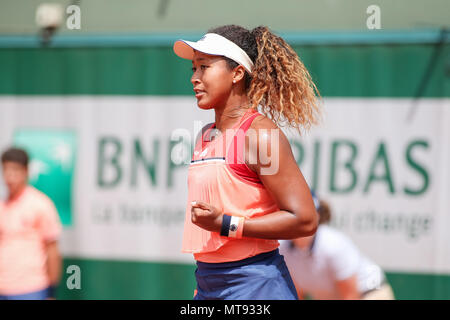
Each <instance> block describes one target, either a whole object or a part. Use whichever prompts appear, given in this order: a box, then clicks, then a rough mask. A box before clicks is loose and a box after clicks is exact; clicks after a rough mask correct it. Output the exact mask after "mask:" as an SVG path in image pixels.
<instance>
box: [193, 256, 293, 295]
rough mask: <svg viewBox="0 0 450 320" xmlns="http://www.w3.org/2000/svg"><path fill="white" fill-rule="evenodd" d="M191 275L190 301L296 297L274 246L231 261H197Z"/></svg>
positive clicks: (286, 271) (286, 269) (282, 258)
mask: <svg viewBox="0 0 450 320" xmlns="http://www.w3.org/2000/svg"><path fill="white" fill-rule="evenodd" d="M195 277H196V279H197V294H196V296H195V297H194V300H298V296H297V291H296V290H295V286H294V283H293V282H292V278H291V275H290V274H289V270H288V268H287V266H286V263H285V262H284V257H283V256H282V255H280V253H279V251H278V249H276V250H273V251H270V252H265V253H261V254H258V255H256V256H254V257H250V258H247V259H243V260H239V261H233V262H224V263H205V262H200V261H197V270H196V271H195Z"/></svg>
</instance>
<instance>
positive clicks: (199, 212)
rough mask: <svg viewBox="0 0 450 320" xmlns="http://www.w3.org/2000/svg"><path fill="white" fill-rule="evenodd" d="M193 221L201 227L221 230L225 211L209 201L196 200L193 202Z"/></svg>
mask: <svg viewBox="0 0 450 320" xmlns="http://www.w3.org/2000/svg"><path fill="white" fill-rule="evenodd" d="M191 205H192V207H191V221H192V223H194V224H196V225H197V226H199V227H200V228H203V229H205V230H208V231H214V232H220V229H221V228H222V219H223V213H222V211H221V210H220V209H218V208H216V207H214V206H212V205H210V204H209V203H206V202H203V201H200V200H196V201H192V202H191Z"/></svg>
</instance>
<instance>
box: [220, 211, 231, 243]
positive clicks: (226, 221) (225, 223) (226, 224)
mask: <svg viewBox="0 0 450 320" xmlns="http://www.w3.org/2000/svg"><path fill="white" fill-rule="evenodd" d="M230 223H231V216H229V215H227V214H224V215H223V217H222V228H221V229H220V235H221V236H224V237H228V233H229V232H230Z"/></svg>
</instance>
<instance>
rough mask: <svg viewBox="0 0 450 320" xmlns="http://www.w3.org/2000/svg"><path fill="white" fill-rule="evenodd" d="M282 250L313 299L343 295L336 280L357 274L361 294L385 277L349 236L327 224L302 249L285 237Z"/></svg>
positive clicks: (296, 279)
mask: <svg viewBox="0 0 450 320" xmlns="http://www.w3.org/2000/svg"><path fill="white" fill-rule="evenodd" d="M280 253H281V254H282V255H284V259H285V261H286V264H287V266H288V268H289V271H290V273H291V276H292V279H293V280H294V282H295V283H296V285H298V286H299V287H300V290H301V292H302V293H306V294H309V295H311V296H312V298H313V299H339V296H338V293H337V290H336V281H339V280H345V279H348V278H350V277H351V276H352V275H354V274H357V277H358V289H359V292H360V293H361V294H363V293H365V292H368V291H370V290H374V289H377V288H379V287H380V286H381V284H382V283H384V281H385V277H384V273H383V271H382V270H381V268H380V267H379V266H378V265H376V264H375V263H373V262H372V261H370V260H369V259H368V258H367V257H365V256H364V255H363V254H361V252H360V251H359V250H358V248H357V247H356V246H355V245H354V244H353V242H352V241H351V240H350V238H349V237H347V236H346V235H345V234H343V233H342V232H340V231H338V230H336V229H334V228H332V227H329V226H327V225H320V226H319V228H318V229H317V232H316V235H315V238H314V241H313V243H312V245H311V247H310V248H308V249H304V250H302V249H299V248H297V247H295V246H294V244H293V243H292V242H291V241H288V240H283V241H280Z"/></svg>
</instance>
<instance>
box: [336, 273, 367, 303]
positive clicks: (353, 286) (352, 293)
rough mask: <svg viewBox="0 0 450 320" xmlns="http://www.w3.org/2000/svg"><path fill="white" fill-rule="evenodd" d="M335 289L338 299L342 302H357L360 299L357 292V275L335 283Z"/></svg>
mask: <svg viewBox="0 0 450 320" xmlns="http://www.w3.org/2000/svg"><path fill="white" fill-rule="evenodd" d="M336 289H337V292H338V294H339V297H340V299H343V300H359V299H360V298H361V296H360V293H359V291H358V284H357V275H356V274H354V275H353V276H351V277H349V278H347V279H344V280H337V281H336Z"/></svg>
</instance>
